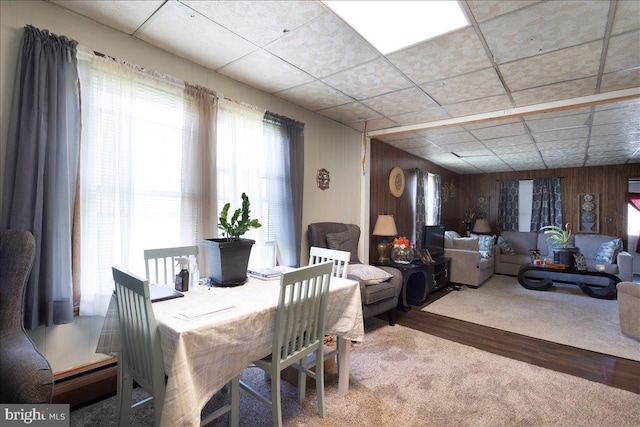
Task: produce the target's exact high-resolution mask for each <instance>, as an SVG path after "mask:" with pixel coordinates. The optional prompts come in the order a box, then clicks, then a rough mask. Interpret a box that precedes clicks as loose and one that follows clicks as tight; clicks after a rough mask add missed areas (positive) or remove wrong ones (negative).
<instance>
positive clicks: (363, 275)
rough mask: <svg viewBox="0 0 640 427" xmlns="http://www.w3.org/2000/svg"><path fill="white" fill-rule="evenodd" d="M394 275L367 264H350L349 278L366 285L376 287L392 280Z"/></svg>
mask: <svg viewBox="0 0 640 427" xmlns="http://www.w3.org/2000/svg"><path fill="white" fill-rule="evenodd" d="M392 276H393V275H392V274H389V273H387V272H386V271H384V270H382V269H380V268H378V267H374V266H372V265H367V264H349V267H348V271H347V277H348V278H349V279H352V280H357V281H359V282H360V283H363V284H365V285H367V286H368V285H375V284H378V283H380V282H384V281H385V280H387V279H389V278H391V277H392Z"/></svg>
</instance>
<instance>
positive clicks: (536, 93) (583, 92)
mask: <svg viewBox="0 0 640 427" xmlns="http://www.w3.org/2000/svg"><path fill="white" fill-rule="evenodd" d="M597 81H598V80H597V78H596V77H587V78H585V79H577V80H570V81H567V82H562V83H556V84H550V85H546V86H540V87H535V88H532V89H525V90H520V91H515V92H511V96H513V100H514V101H515V102H516V105H517V106H518V107H524V106H527V105H535V104H542V103H545V102H553V101H560V100H563V99H570V98H577V97H579V96H587V95H594V94H595V93H596V83H597Z"/></svg>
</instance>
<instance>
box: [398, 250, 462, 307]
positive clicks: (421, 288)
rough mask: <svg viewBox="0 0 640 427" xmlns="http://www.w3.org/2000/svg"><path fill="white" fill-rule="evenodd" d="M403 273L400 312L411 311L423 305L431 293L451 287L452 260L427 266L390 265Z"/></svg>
mask: <svg viewBox="0 0 640 427" xmlns="http://www.w3.org/2000/svg"><path fill="white" fill-rule="evenodd" d="M388 265H389V266H390V267H394V268H397V269H398V270H400V271H401V272H402V292H401V294H400V299H399V300H398V310H401V311H409V310H411V306H412V305H422V304H424V303H425V301H426V300H427V296H428V295H429V294H430V293H433V292H435V291H437V290H438V289H442V288H446V287H448V286H449V277H450V271H451V258H447V257H440V258H438V259H436V260H435V261H434V262H430V263H427V264H396V263H393V262H392V263H391V264H388Z"/></svg>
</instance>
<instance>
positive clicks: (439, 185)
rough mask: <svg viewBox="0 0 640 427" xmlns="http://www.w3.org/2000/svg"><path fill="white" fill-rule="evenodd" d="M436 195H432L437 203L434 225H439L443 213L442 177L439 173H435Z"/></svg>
mask: <svg viewBox="0 0 640 427" xmlns="http://www.w3.org/2000/svg"><path fill="white" fill-rule="evenodd" d="M434 181H435V183H434V195H433V197H432V200H433V201H434V203H435V204H436V205H435V207H434V210H433V211H434V214H435V218H434V224H433V225H439V224H440V218H441V213H442V200H441V196H440V195H441V194H442V177H441V176H440V175H438V174H434Z"/></svg>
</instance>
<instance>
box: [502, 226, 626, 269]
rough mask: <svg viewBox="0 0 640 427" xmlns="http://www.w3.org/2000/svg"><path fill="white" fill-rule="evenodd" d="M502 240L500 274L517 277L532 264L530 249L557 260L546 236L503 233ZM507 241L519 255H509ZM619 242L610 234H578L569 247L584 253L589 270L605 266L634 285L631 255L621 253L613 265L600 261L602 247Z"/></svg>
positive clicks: (572, 237) (515, 232) (542, 234)
mask: <svg viewBox="0 0 640 427" xmlns="http://www.w3.org/2000/svg"><path fill="white" fill-rule="evenodd" d="M500 237H501V238H502V239H500V238H499V239H498V242H497V244H496V245H494V258H495V267H494V269H495V273H497V274H508V275H512V276H516V275H517V274H518V271H519V270H520V267H521V266H522V265H524V264H528V263H530V262H531V254H530V253H529V250H530V249H537V250H539V251H540V255H541V256H542V258H553V254H552V253H550V250H549V247H550V244H549V243H546V242H545V239H546V238H547V237H548V236H547V235H545V234H544V233H539V232H535V231H531V232H525V231H503V232H502V234H501V235H500ZM503 239H506V241H507V242H508V244H510V245H511V246H512V247H513V249H514V251H515V254H509V253H507V252H506V251H505V245H504V244H503ZM615 239H617V237H615V236H608V235H606V234H574V235H571V238H570V241H569V244H570V245H575V246H576V247H577V248H579V249H580V252H581V253H582V254H583V255H584V258H585V261H586V263H587V267H588V269H590V270H594V269H595V265H596V264H604V266H605V272H607V273H611V274H615V275H616V276H618V277H619V278H620V280H622V281H632V280H633V257H632V255H631V254H630V253H629V252H626V251H623V250H621V251H619V252H618V253H617V255H616V256H615V257H614V258H615V259H613V262H611V263H609V262H605V261H602V260H597V259H596V258H597V255H598V250H599V249H600V245H601V244H602V243H605V242H611V241H614V240H615Z"/></svg>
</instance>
